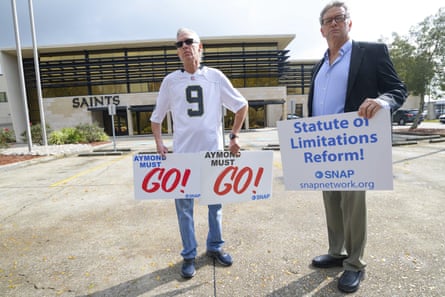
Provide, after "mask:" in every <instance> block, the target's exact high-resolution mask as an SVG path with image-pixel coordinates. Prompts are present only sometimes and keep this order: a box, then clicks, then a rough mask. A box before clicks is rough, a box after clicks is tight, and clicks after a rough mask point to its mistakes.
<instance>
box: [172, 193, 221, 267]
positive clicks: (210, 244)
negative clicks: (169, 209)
mask: <svg viewBox="0 0 445 297" xmlns="http://www.w3.org/2000/svg"><path fill="white" fill-rule="evenodd" d="M194 202H195V201H194V199H175V206H176V214H177V216H178V223H179V232H180V233H181V240H182V246H183V250H182V252H181V256H182V257H183V258H184V259H192V258H196V255H197V251H196V248H197V246H198V244H197V242H196V237H195V223H194V220H193V206H194ZM208 208H209V213H208V218H209V233H208V235H207V250H208V251H219V250H221V248H222V246H223V244H224V240H223V239H222V205H221V204H214V205H209V206H208Z"/></svg>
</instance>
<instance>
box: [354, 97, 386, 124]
mask: <svg viewBox="0 0 445 297" xmlns="http://www.w3.org/2000/svg"><path fill="white" fill-rule="evenodd" d="M381 108H382V106H381V105H380V102H379V101H378V100H376V99H371V98H367V99H366V100H365V101H363V103H362V105H360V107H359V109H358V115H359V116H361V117H364V118H366V119H370V118H372V117H373V116H374V115H375V114H376V113H377V112H378V111H379V110H380V109H381Z"/></svg>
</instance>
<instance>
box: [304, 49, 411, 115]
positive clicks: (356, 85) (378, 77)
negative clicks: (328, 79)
mask: <svg viewBox="0 0 445 297" xmlns="http://www.w3.org/2000/svg"><path fill="white" fill-rule="evenodd" d="M323 62H324V58H323V59H322V60H320V61H319V62H318V63H317V64H316V65H315V67H314V69H313V73H312V80H311V87H310V90H309V99H308V108H309V116H312V103H313V99H314V81H315V77H316V75H317V73H318V71H319V70H320V67H321V65H322V63H323ZM347 88H348V89H347V91H346V101H345V108H344V110H345V112H350V111H357V110H358V108H359V107H360V105H361V104H362V102H363V101H364V100H365V99H366V98H377V97H378V98H379V99H382V100H385V101H386V102H388V103H389V105H390V107H391V111H395V110H396V109H398V108H399V107H400V106H401V105H402V104H403V102H405V99H406V97H407V96H408V92H407V89H406V86H405V84H403V83H402V82H401V81H400V79H399V77H398V76H397V73H396V71H395V69H394V66H393V64H392V61H391V59H390V57H389V53H388V48H387V47H386V45H385V44H383V43H369V42H355V41H352V52H351V65H350V68H349V78H348V87H347Z"/></svg>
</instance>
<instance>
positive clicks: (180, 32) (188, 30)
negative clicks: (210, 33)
mask: <svg viewBox="0 0 445 297" xmlns="http://www.w3.org/2000/svg"><path fill="white" fill-rule="evenodd" d="M183 33H188V34H189V35H191V36H192V37H193V40H196V41H198V42H201V39H200V38H199V36H198V34H197V33H196V32H195V31H193V30H191V29H187V28H180V29H179V30H178V32H177V33H176V38H178V37H179V35H181V34H183Z"/></svg>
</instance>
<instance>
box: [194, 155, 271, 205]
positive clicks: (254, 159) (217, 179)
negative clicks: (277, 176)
mask: <svg viewBox="0 0 445 297" xmlns="http://www.w3.org/2000/svg"><path fill="white" fill-rule="evenodd" d="M272 160H273V152H270V151H268V152H247V151H243V152H241V154H240V155H239V156H235V155H233V154H231V153H230V152H203V153H201V179H202V187H201V198H200V201H199V203H200V204H223V203H231V202H243V201H252V200H264V199H270V198H271V197H272Z"/></svg>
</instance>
